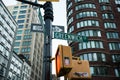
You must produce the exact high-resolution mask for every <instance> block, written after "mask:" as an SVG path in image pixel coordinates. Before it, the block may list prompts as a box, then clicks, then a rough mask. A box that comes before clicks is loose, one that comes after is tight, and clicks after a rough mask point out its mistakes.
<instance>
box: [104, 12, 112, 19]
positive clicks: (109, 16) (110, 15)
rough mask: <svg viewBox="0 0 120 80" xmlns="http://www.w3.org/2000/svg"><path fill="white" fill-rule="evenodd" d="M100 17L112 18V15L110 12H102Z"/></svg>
mask: <svg viewBox="0 0 120 80" xmlns="http://www.w3.org/2000/svg"><path fill="white" fill-rule="evenodd" d="M102 18H103V19H114V16H113V14H111V13H105V14H102Z"/></svg>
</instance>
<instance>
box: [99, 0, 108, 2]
mask: <svg viewBox="0 0 120 80" xmlns="http://www.w3.org/2000/svg"><path fill="white" fill-rule="evenodd" d="M99 3H109V0H99Z"/></svg>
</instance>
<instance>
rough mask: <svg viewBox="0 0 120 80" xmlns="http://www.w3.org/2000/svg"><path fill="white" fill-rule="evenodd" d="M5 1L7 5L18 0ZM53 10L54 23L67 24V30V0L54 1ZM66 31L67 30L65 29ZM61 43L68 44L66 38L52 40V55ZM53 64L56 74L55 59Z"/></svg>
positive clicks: (53, 71)
mask: <svg viewBox="0 0 120 80" xmlns="http://www.w3.org/2000/svg"><path fill="white" fill-rule="evenodd" d="M2 1H3V2H4V4H5V5H6V6H7V5H14V4H16V0H2ZM39 3H40V4H43V3H42V2H39ZM53 12H54V21H53V23H52V24H53V25H61V26H65V30H66V27H67V26H66V0H59V2H53ZM42 15H43V14H42ZM65 32H66V31H65ZM59 44H62V45H67V41H65V40H57V39H53V40H52V57H54V56H55V52H56V49H57V46H58V45H59ZM52 64H53V66H52V69H53V70H52V73H53V74H55V70H54V69H55V65H54V64H55V63H54V61H53V62H52Z"/></svg>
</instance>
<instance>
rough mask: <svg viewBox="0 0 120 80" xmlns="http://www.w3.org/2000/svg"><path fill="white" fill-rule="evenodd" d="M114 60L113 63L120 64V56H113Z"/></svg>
mask: <svg viewBox="0 0 120 80" xmlns="http://www.w3.org/2000/svg"><path fill="white" fill-rule="evenodd" d="M112 60H113V62H120V54H113V55H112Z"/></svg>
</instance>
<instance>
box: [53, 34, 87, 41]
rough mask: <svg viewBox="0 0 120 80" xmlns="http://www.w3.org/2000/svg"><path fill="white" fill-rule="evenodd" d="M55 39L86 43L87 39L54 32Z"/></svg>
mask: <svg viewBox="0 0 120 80" xmlns="http://www.w3.org/2000/svg"><path fill="white" fill-rule="evenodd" d="M54 38H55V39H63V40H71V41H77V42H88V37H86V36H80V35H75V34H68V33H62V32H54Z"/></svg>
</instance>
